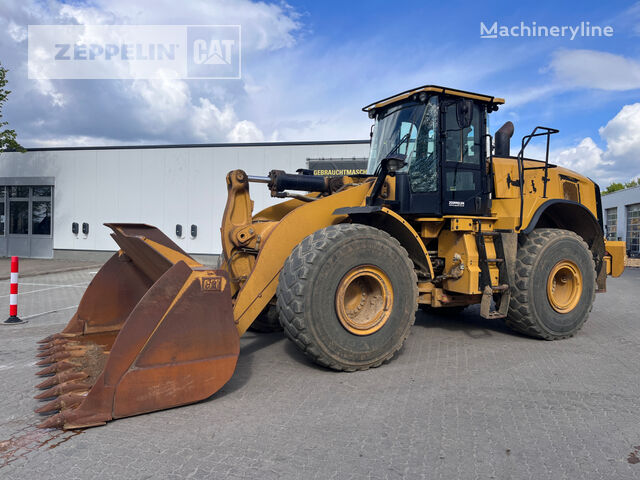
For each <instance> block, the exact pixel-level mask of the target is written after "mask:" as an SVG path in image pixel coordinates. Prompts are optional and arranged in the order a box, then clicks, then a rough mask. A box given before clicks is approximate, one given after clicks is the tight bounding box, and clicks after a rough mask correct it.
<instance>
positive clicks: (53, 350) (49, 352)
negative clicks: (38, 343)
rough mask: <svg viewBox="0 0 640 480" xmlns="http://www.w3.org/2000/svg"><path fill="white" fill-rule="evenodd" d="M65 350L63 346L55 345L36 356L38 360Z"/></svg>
mask: <svg viewBox="0 0 640 480" xmlns="http://www.w3.org/2000/svg"><path fill="white" fill-rule="evenodd" d="M64 350H65V348H64V345H56V346H54V347H51V348H49V349H47V350H42V351H41V352H39V353H37V354H36V357H38V358H45V357H49V356H51V355H53V354H54V353H58V352H63V351H64Z"/></svg>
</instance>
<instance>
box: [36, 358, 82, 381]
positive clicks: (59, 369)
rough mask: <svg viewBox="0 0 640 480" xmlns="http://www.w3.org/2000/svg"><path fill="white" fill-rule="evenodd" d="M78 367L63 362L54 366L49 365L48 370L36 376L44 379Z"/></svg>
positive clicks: (45, 369) (44, 369)
mask: <svg viewBox="0 0 640 480" xmlns="http://www.w3.org/2000/svg"><path fill="white" fill-rule="evenodd" d="M75 367H77V365H76V364H75V363H72V362H68V361H66V360H62V361H61V362H57V363H54V364H53V365H49V366H48V367H46V368H43V369H42V370H40V371H39V372H37V373H36V375H38V376H40V377H42V376H46V375H51V374H52V373H59V372H64V371H65V370H71V369H72V368H75Z"/></svg>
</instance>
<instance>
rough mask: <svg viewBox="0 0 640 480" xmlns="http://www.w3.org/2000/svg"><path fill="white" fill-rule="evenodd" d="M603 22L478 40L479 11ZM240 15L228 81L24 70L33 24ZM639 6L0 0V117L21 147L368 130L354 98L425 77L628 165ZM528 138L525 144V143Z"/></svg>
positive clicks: (637, 115) (548, 20)
mask: <svg viewBox="0 0 640 480" xmlns="http://www.w3.org/2000/svg"><path fill="white" fill-rule="evenodd" d="M583 21H584V22H587V21H588V22H590V23H591V24H592V25H598V26H603V27H604V26H607V25H609V26H611V27H612V28H613V31H614V33H613V36H612V37H610V38H605V37H600V38H595V37H591V38H586V37H585V38H581V37H577V38H575V39H574V40H571V39H569V38H567V37H564V38H539V37H538V38H531V37H528V38H527V37H526V38H497V39H481V38H480V22H484V23H485V24H486V25H491V24H493V22H498V24H499V25H505V26H513V25H519V24H520V22H524V23H525V24H527V25H531V24H532V22H536V23H537V24H538V25H546V26H553V25H556V26H563V25H567V26H575V25H579V24H580V22H583ZM67 23H80V24H83V23H84V24H120V23H123V24H236V23H239V24H241V25H242V28H243V76H242V79H240V80H190V81H173V80H172V81H146V80H136V81H131V80H52V81H46V80H45V81H42V80H29V79H28V78H27V73H26V51H27V38H26V27H27V25H29V24H67ZM639 40H640V3H633V2H602V1H597V2H596V1H583V2H571V3H570V2H558V1H555V2H550V1H541V2H531V3H527V4H518V3H515V2H495V1H489V2H487V1H483V2H446V3H445V2H424V1H422V2H420V1H415V2H411V1H409V2H403V1H396V2H385V1H367V2H360V1H351V2H337V1H317V0H316V1H311V0H304V1H291V2H289V3H288V4H285V3H282V2H276V3H273V2H252V1H250V0H234V1H231V0H191V1H189V0H185V1H184V2H183V3H178V2H175V1H169V0H158V1H156V2H143V1H136V0H109V1H107V0H93V1H90V2H69V1H67V2H62V1H59V0H49V1H47V2H44V1H37V0H20V1H18V0H3V1H2V3H0V61H1V62H2V63H3V64H4V65H5V66H6V67H7V68H9V69H10V70H11V72H10V74H9V81H10V82H11V83H10V86H11V89H12V90H13V91H14V93H13V94H12V96H11V97H10V99H9V104H8V105H7V107H6V109H5V116H6V117H7V119H8V120H9V121H10V122H11V126H12V127H13V128H15V129H16V130H17V131H18V134H19V139H20V140H21V141H22V143H23V144H24V145H25V146H37V145H78V144H81V145H100V144H143V143H147V144H149V143H194V142H196V143H198V142H224V141H256V140H264V141H276V140H330V139H331V140H332V139H345V138H348V139H352V138H366V137H367V134H368V131H369V126H370V120H369V119H368V118H367V117H366V115H365V114H364V113H362V112H361V111H360V108H361V107H362V106H363V105H365V104H368V103H370V102H371V101H373V100H377V99H379V98H382V97H386V96H388V95H391V94H393V93H396V92H398V91H401V90H406V89H409V88H412V87H415V86H418V85H422V84H430V83H433V84H442V85H446V86H451V87H454V88H460V89H465V90H471V91H477V92H480V93H487V94H491V95H495V96H502V97H504V98H506V101H507V103H506V105H505V107H504V108H502V109H501V110H500V111H499V112H497V113H495V114H493V115H492V119H491V126H492V130H493V131H495V130H496V129H497V128H498V127H499V126H500V125H501V124H502V123H504V121H506V120H511V121H513V122H514V123H515V125H516V133H515V137H516V138H517V139H518V140H519V138H520V137H521V136H522V135H524V134H526V133H528V132H529V131H530V130H531V129H532V128H533V127H535V126H536V125H545V126H553V127H556V128H559V129H560V130H561V132H560V134H559V135H556V136H555V137H554V138H553V141H552V154H553V157H554V160H556V161H558V162H560V163H563V164H565V165H567V166H569V167H573V168H575V169H577V170H580V171H584V172H585V173H587V174H589V175H591V176H593V177H595V178H597V179H598V180H599V181H600V182H601V183H607V182H610V181H612V180H628V179H630V178H632V177H636V176H638V175H640V162H639V161H638V160H637V157H638V154H639V153H640V98H639V94H640V42H639ZM536 148H538V149H539V148H541V147H540V146H535V145H534V146H533V151H536Z"/></svg>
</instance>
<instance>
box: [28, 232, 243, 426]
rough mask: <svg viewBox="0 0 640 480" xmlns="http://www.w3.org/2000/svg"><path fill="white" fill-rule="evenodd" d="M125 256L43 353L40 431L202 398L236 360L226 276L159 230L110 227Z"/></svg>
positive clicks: (105, 270) (101, 275)
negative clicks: (205, 265) (45, 401)
mask: <svg viewBox="0 0 640 480" xmlns="http://www.w3.org/2000/svg"><path fill="white" fill-rule="evenodd" d="M107 226H108V227H110V228H111V229H112V230H113V232H114V233H113V234H112V237H113V238H114V240H115V241H116V242H117V243H118V245H119V246H120V248H121V250H120V251H119V252H118V253H116V254H115V255H114V256H113V257H112V258H111V259H110V260H109V261H108V262H107V263H106V264H105V265H104V266H103V267H102V269H100V271H99V272H98V273H97V274H96V276H95V278H94V279H93V281H92V282H91V284H90V285H89V287H88V288H87V290H86V292H85V294H84V296H83V297H82V300H81V302H80V305H79V306H78V311H77V312H76V313H75V315H74V316H73V317H72V318H71V320H70V321H69V323H68V324H67V326H66V328H65V329H64V330H63V331H62V332H61V333H58V334H55V335H52V336H50V337H47V338H45V339H44V340H42V341H41V342H40V345H39V354H38V358H39V361H38V362H37V364H38V365H40V366H41V367H42V370H40V371H39V372H38V373H37V374H38V375H40V376H43V377H45V378H43V381H42V382H41V383H40V384H39V385H37V388H39V389H41V390H42V391H41V392H40V393H39V394H38V395H36V398H38V399H40V400H47V403H45V404H44V405H42V406H41V407H40V408H38V409H37V410H36V411H37V412H39V413H54V415H53V416H51V417H49V418H48V419H46V420H45V421H44V422H42V423H41V424H40V425H39V427H41V428H64V429H72V428H80V427H90V426H96V425H103V424H105V423H106V422H107V421H109V420H112V419H116V418H122V417H128V416H131V415H138V414H141V413H146V412H152V411H155V410H162V409H165V408H170V407H176V406H179V405H185V404H188V403H193V402H197V401H199V400H203V399H205V398H207V397H209V396H211V395H213V394H214V393H215V392H216V391H218V390H219V389H220V388H221V387H222V386H223V385H224V384H225V383H226V382H227V381H228V380H229V378H231V375H232V374H233V371H234V369H235V365H236V361H237V358H238V353H239V337H238V332H237V329H236V326H235V322H234V319H233V309H232V301H231V293H230V290H229V279H228V275H227V273H226V272H225V271H223V270H210V269H207V268H205V267H203V266H202V265H201V264H200V263H198V262H196V261H195V260H194V259H193V258H191V257H189V256H188V255H187V254H186V253H185V252H184V251H182V250H181V249H180V247H178V246H177V245H175V244H174V243H173V242H172V241H171V240H169V238H167V237H166V236H165V235H164V234H163V233H162V232H160V231H159V230H158V229H156V228H154V227H151V226H148V225H141V224H107Z"/></svg>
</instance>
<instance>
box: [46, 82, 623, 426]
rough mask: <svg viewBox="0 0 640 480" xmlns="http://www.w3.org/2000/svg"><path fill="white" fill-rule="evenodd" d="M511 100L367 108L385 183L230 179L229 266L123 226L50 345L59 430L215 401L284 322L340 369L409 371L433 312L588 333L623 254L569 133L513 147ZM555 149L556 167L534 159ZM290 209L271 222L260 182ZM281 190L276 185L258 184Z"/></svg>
mask: <svg viewBox="0 0 640 480" xmlns="http://www.w3.org/2000/svg"><path fill="white" fill-rule="evenodd" d="M503 103H504V100H503V99H501V98H497V97H492V96H487V95H480V94H476V93H471V92H466V91H462V90H455V89H451V88H445V87H439V86H433V85H428V86H422V87H419V88H415V89H412V90H408V91H405V92H402V93H399V94H397V95H394V96H392V97H389V98H385V99H383V100H380V101H378V102H376V103H373V104H371V105H368V106H366V107H364V109H363V110H364V111H365V112H367V113H368V115H369V117H370V118H371V119H372V120H374V121H375V123H374V127H373V130H372V137H371V150H370V158H369V164H368V171H367V174H363V175H353V176H343V177H331V176H317V175H313V174H311V173H312V172H309V171H305V170H301V171H298V172H297V173H285V172H283V171H271V172H270V173H269V174H268V176H251V175H248V174H247V173H245V172H244V171H242V170H234V171H232V172H230V173H229V174H228V175H227V177H226V182H227V188H228V199H227V204H226V208H225V210H224V215H223V220H222V228H221V234H222V247H223V253H222V255H221V263H220V265H219V266H218V267H217V268H208V267H205V266H203V265H202V264H200V263H198V262H197V261H195V260H194V259H193V258H191V257H190V256H189V255H187V254H186V253H185V252H184V251H183V250H182V249H181V248H179V247H178V246H177V245H176V244H175V243H174V242H172V241H171V240H170V239H169V238H168V237H167V236H165V235H164V234H163V233H162V232H160V231H159V230H158V229H156V228H154V227H151V226H148V225H144V224H119V223H113V224H108V226H109V227H110V228H111V229H112V230H113V234H112V236H113V239H114V240H115V242H116V243H117V244H118V245H119V247H120V250H119V251H118V252H117V253H116V254H114V255H113V257H112V258H111V259H110V260H109V261H108V262H107V263H106V264H105V265H104V266H103V267H102V269H101V270H100V271H99V272H98V273H97V275H96V276H95V277H94V279H93V281H92V282H91V284H90V285H89V287H88V288H87V290H86V292H85V294H84V296H83V298H82V301H81V303H80V305H79V307H78V310H77V312H76V313H75V314H74V315H73V317H72V318H71V320H70V321H69V323H68V325H67V326H66V328H65V329H64V330H63V331H62V332H60V333H58V334H55V335H52V336H50V337H47V338H45V339H44V340H42V341H41V342H40V343H41V345H40V346H39V350H40V353H39V357H40V358H41V360H40V361H39V362H38V364H39V365H41V366H42V367H43V369H42V370H41V371H39V372H38V375H40V376H43V377H45V378H44V379H43V380H44V381H43V382H42V383H40V384H39V385H38V386H37V388H39V389H40V390H41V391H40V393H39V394H38V395H37V396H36V398H38V399H42V400H48V402H46V403H45V404H43V405H42V406H41V407H40V408H38V409H37V410H36V411H37V412H40V413H48V414H53V415H52V416H50V417H49V418H47V419H46V420H45V421H43V422H42V424H41V425H40V426H41V427H43V428H53V427H56V428H64V429H74V428H80V427H90V426H96V425H103V424H105V423H106V422H107V421H109V420H112V419H117V418H122V417H127V416H131V415H137V414H141V413H146V412H151V411H155V410H161V409H166V408H170V407H175V406H178V405H185V404H188V403H193V402H197V401H199V400H203V399H205V398H208V397H210V396H211V395H213V394H214V393H215V392H216V391H217V390H219V389H220V388H221V387H222V386H223V385H224V384H225V383H226V382H227V381H228V380H229V379H230V377H231V376H232V374H233V371H234V368H235V365H236V360H237V357H238V354H239V338H240V336H241V335H243V334H244V333H245V331H247V329H248V328H249V327H251V326H252V324H254V325H255V326H259V329H262V330H264V329H269V328H283V329H284V333H285V335H286V336H287V337H288V338H289V339H290V340H291V341H293V343H294V344H295V345H296V347H298V348H299V349H300V350H301V351H302V352H304V354H306V355H307V356H308V357H309V358H310V359H311V360H313V361H314V362H316V363H318V364H320V365H322V366H325V367H327V368H331V369H334V370H339V371H356V370H365V369H368V368H371V367H377V366H379V365H381V364H383V363H385V362H387V361H389V360H390V359H391V358H392V357H393V355H394V354H395V353H396V352H397V351H398V350H399V349H400V348H401V347H402V344H403V342H404V341H405V339H406V337H407V335H408V334H409V331H410V329H411V326H412V324H413V323H414V320H415V315H416V311H417V309H418V307H421V308H425V309H428V310H433V311H438V310H439V311H442V312H449V313H454V314H455V313H456V312H459V311H460V310H461V309H462V308H464V307H467V306H469V305H473V304H479V305H480V308H479V311H480V315H481V316H482V317H484V318H488V319H497V318H501V319H504V321H505V322H506V324H507V325H508V326H509V327H511V328H512V329H514V330H516V331H518V332H521V333H523V334H524V335H528V336H530V337H534V338H538V339H544V340H558V339H563V338H567V337H571V336H572V335H574V334H576V332H577V331H578V330H579V329H580V328H581V327H582V325H583V324H584V322H585V321H586V319H587V317H588V315H589V312H590V310H591V307H592V304H593V301H594V296H595V293H596V292H604V291H605V284H606V279H607V276H608V275H612V276H619V275H620V274H621V273H622V271H623V269H624V254H625V248H624V243H623V242H613V241H611V242H609V241H605V239H604V234H603V225H602V213H601V212H602V209H601V205H600V191H599V188H598V185H597V184H596V183H594V182H593V181H592V180H590V179H588V178H586V177H584V176H582V175H580V174H578V173H575V172H572V171H570V170H567V169H565V168H562V167H560V166H558V165H554V164H552V163H550V162H549V141H550V137H551V135H553V134H556V133H557V132H558V131H557V130H555V129H552V128H547V127H536V128H535V129H534V130H533V131H532V132H531V133H530V134H529V135H526V136H524V137H523V139H522V142H521V144H520V146H519V147H520V148H519V149H518V150H517V153H516V155H515V156H513V155H511V146H510V143H511V137H512V135H513V132H514V127H513V125H512V124H511V122H507V123H506V124H505V125H503V126H502V127H501V128H500V129H499V130H498V131H497V132H495V135H494V136H492V135H491V134H490V133H489V128H488V116H489V115H490V113H492V112H495V111H496V110H498V108H499V107H500V105H502V104H503ZM533 139H538V140H540V141H542V142H544V143H546V155H545V158H544V159H542V160H541V159H531V158H528V157H527V156H526V147H527V146H528V145H529V143H530V141H532V140H533ZM252 184H255V185H253V186H252V188H254V187H255V188H268V189H269V190H270V192H271V194H272V196H274V197H277V198H281V199H282V202H280V203H277V204H275V205H273V206H271V207H269V208H266V209H264V210H262V211H260V212H257V213H254V212H253V202H252V200H251V197H250V194H249V193H250V192H249V187H250V185H252ZM258 184H263V185H258Z"/></svg>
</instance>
